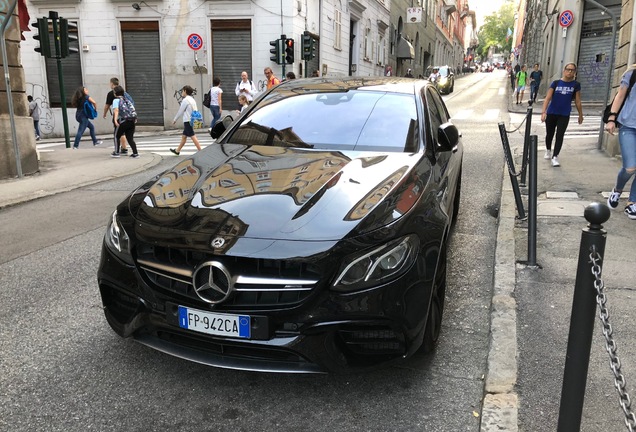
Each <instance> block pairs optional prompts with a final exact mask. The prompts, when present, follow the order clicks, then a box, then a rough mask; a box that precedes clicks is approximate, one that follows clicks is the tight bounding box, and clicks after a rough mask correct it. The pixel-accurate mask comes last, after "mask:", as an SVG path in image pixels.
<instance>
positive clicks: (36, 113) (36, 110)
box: [27, 95, 40, 141]
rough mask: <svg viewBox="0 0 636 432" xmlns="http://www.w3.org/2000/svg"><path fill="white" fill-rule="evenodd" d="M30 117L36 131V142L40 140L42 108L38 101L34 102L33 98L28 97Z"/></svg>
mask: <svg viewBox="0 0 636 432" xmlns="http://www.w3.org/2000/svg"><path fill="white" fill-rule="evenodd" d="M27 100H28V101H29V115H30V116H31V118H32V119H33V128H34V129H35V140H36V141H39V140H40V106H39V105H38V103H37V101H35V100H33V96H31V95H28V96H27Z"/></svg>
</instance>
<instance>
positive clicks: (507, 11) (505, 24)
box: [477, 1, 515, 58]
mask: <svg viewBox="0 0 636 432" xmlns="http://www.w3.org/2000/svg"><path fill="white" fill-rule="evenodd" d="M514 23H515V4H514V2H512V1H507V2H506V3H504V4H503V5H502V6H501V7H500V8H499V11H497V12H495V13H493V14H492V15H488V16H487V17H486V18H484V24H483V25H482V26H481V28H480V29H479V32H478V33H477V38H478V40H479V48H478V52H479V54H480V55H481V57H482V58H486V57H487V55H488V50H489V49H490V47H497V50H498V51H503V52H506V53H509V52H510V51H511V50H512V42H513V37H512V36H508V29H511V30H512V28H513V27H514Z"/></svg>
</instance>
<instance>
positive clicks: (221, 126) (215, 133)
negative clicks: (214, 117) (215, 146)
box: [210, 115, 234, 139]
mask: <svg viewBox="0 0 636 432" xmlns="http://www.w3.org/2000/svg"><path fill="white" fill-rule="evenodd" d="M233 121H234V119H233V118H232V116H229V115H227V116H225V117H223V119H221V120H219V121H217V122H216V124H215V125H214V127H213V128H212V130H211V131H210V136H211V137H212V138H214V139H217V138H218V137H220V136H221V135H223V132H225V131H226V130H227V128H228V127H229V126H230V125H231V124H232V122H233Z"/></svg>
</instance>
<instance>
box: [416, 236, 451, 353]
mask: <svg viewBox="0 0 636 432" xmlns="http://www.w3.org/2000/svg"><path fill="white" fill-rule="evenodd" d="M445 297H446V243H444V244H443V245H442V248H441V249H440V252H439V258H438V260H437V268H436V269H435V280H434V282H433V293H432V295H431V303H430V305H429V308H428V317H427V319H426V328H425V329H424V340H423V341H422V346H421V347H420V349H419V351H420V352H422V353H424V354H428V353H431V352H433V351H434V350H435V347H436V345H437V340H438V339H439V335H440V332H441V329H442V315H443V314H444V300H445Z"/></svg>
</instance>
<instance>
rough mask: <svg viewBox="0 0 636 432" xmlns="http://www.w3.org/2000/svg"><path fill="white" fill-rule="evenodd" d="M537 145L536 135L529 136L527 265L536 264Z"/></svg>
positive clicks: (534, 265)
mask: <svg viewBox="0 0 636 432" xmlns="http://www.w3.org/2000/svg"><path fill="white" fill-rule="evenodd" d="M537 146H538V138H537V136H536V135H532V136H530V145H529V148H530V160H529V161H528V168H529V169H530V177H529V180H530V184H529V185H528V263H527V264H528V266H530V267H536V266H537Z"/></svg>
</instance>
